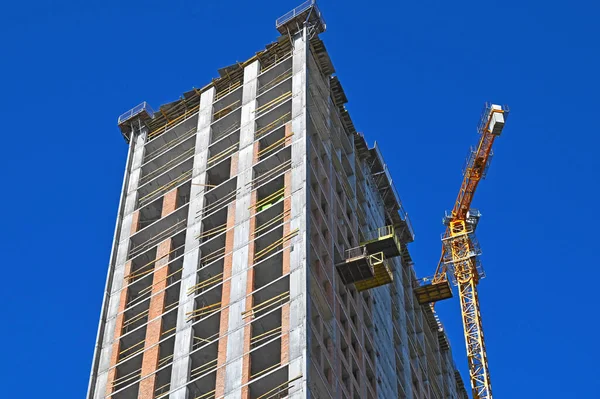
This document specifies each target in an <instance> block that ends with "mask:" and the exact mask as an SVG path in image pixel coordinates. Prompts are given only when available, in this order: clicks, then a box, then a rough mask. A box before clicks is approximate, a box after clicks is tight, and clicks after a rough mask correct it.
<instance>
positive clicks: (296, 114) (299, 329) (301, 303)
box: [288, 28, 309, 399]
mask: <svg viewBox="0 0 600 399" xmlns="http://www.w3.org/2000/svg"><path fill="white" fill-rule="evenodd" d="M293 40H294V50H293V59H292V62H293V64H292V131H293V132H294V136H293V143H292V169H291V179H290V180H291V216H290V218H291V221H290V230H291V231H294V230H295V229H298V235H296V236H295V237H294V238H292V240H291V242H290V244H291V250H290V251H291V253H290V305H289V306H290V309H289V329H290V332H289V338H288V340H289V343H288V345H289V354H288V359H289V362H290V364H289V368H288V370H289V379H292V378H296V377H298V376H299V375H302V379H301V380H298V381H296V382H295V383H294V388H293V389H291V390H290V393H289V397H290V398H294V399H295V398H305V397H306V396H307V395H308V388H307V385H306V384H307V378H308V366H307V345H308V336H307V328H308V323H307V312H308V306H307V295H308V292H307V291H308V281H307V268H308V263H307V253H308V249H309V248H308V237H309V232H308V224H307V212H308V209H309V198H308V195H309V194H308V193H309V190H308V181H307V180H308V170H307V164H308V158H307V148H308V135H307V134H306V121H307V109H306V92H307V89H308V81H307V75H308V74H307V56H308V50H309V43H308V37H307V32H306V28H305V29H303V30H302V31H301V32H299V33H298V34H297V35H296V36H295V37H294V39H293Z"/></svg>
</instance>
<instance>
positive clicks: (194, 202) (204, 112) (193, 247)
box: [169, 87, 215, 399]
mask: <svg viewBox="0 0 600 399" xmlns="http://www.w3.org/2000/svg"><path fill="white" fill-rule="evenodd" d="M214 97H215V89H214V87H213V88H210V89H208V90H207V91H205V92H203V93H202V94H201V96H200V109H199V111H198V130H197V133H196V144H195V155H194V166H193V168H194V169H193V172H192V187H191V191H190V204H189V211H188V218H187V221H188V224H187V230H186V233H185V247H184V251H185V255H184V258H183V269H182V277H181V290H180V293H179V307H178V310H177V329H176V333H175V334H176V335H175V348H174V351H173V367H172V370H173V371H172V373H171V387H170V390H171V393H170V394H169V398H171V399H186V398H187V387H186V388H183V387H184V386H185V385H186V384H187V383H188V381H189V375H190V366H191V361H190V357H189V353H190V350H191V348H192V335H193V334H192V322H191V321H186V313H188V312H191V311H193V310H194V301H193V297H192V296H191V295H187V292H188V289H189V288H190V287H193V286H194V285H196V277H197V273H196V270H197V267H198V258H199V256H200V250H199V249H198V239H197V238H196V237H197V236H198V235H199V234H200V233H201V227H202V226H201V223H200V218H199V217H198V212H199V211H201V210H202V208H203V207H204V191H205V186H203V185H202V184H204V183H205V182H206V160H207V157H208V146H209V143H210V125H211V122H212V116H213V101H214ZM180 388H181V389H180Z"/></svg>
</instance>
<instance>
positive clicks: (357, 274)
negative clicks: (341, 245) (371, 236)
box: [335, 247, 375, 285]
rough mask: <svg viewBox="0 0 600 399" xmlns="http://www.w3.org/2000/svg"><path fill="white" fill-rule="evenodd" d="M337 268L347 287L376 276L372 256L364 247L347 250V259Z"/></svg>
mask: <svg viewBox="0 0 600 399" xmlns="http://www.w3.org/2000/svg"><path fill="white" fill-rule="evenodd" d="M335 267H336V269H337V271H338V273H339V274H340V277H341V278H342V282H343V283H344V284H345V285H349V284H354V283H356V282H358V281H362V280H366V279H369V278H373V276H374V275H375V271H374V268H373V265H372V264H371V259H370V256H369V254H368V253H367V250H366V248H364V247H356V248H350V249H348V250H346V259H345V260H344V261H343V262H341V263H338V264H337V265H336V266H335Z"/></svg>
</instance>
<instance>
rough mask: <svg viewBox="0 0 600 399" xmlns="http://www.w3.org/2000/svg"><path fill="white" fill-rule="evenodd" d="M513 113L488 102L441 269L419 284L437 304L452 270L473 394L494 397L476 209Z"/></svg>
mask: <svg viewBox="0 0 600 399" xmlns="http://www.w3.org/2000/svg"><path fill="white" fill-rule="evenodd" d="M507 116H508V108H507V107H506V106H505V107H502V106H500V105H495V104H486V106H485V108H484V111H483V114H482V116H481V119H480V122H479V125H478V127H477V130H478V132H479V135H480V137H479V143H478V145H477V147H476V148H472V149H471V151H470V154H469V156H468V157H467V164H466V167H465V170H464V178H463V181H462V184H461V187H460V191H459V192H458V197H457V199H456V202H455V204H454V208H453V209H452V212H451V213H450V214H447V215H446V216H445V217H444V224H445V225H446V226H447V228H446V232H445V233H444V235H443V236H442V256H441V257H440V260H439V263H438V266H437V269H436V272H435V275H434V276H433V278H430V279H423V280H422V284H421V285H420V286H419V287H418V288H417V289H416V290H415V293H416V295H417V300H418V301H419V303H420V304H430V305H431V306H433V305H434V303H435V302H437V301H440V300H443V299H448V298H451V297H452V289H451V288H450V283H449V282H448V271H449V272H450V276H451V278H452V281H453V283H454V284H455V285H457V286H458V293H459V297H460V305H461V311H462V321H463V327H464V334H465V342H466V346H467V358H468V362H469V376H470V380H471V390H472V392H473V399H492V384H491V382H490V372H489V369H488V361H487V354H486V350H485V340H484V335H483V326H482V324H481V312H480V309H479V298H478V293H477V284H478V283H479V280H480V279H482V278H483V277H484V273H483V268H482V267H481V263H480V261H479V255H480V254H481V250H480V248H479V244H478V242H477V240H476V239H475V235H474V231H475V229H476V227H477V224H478V222H479V218H480V216H481V215H480V213H479V211H477V210H475V209H471V202H472V200H473V196H474V195H475V191H476V190H477V186H478V184H479V182H480V181H481V179H484V178H485V175H486V173H487V169H488V167H489V164H490V160H491V157H492V154H493V153H492V145H493V144H494V140H495V139H496V137H498V136H500V134H501V133H502V129H503V128H504V122H505V120H506V117H507Z"/></svg>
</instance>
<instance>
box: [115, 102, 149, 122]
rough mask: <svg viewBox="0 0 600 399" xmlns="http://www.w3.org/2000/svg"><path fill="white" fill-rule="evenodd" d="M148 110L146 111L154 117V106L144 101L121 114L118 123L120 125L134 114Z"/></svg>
mask: <svg viewBox="0 0 600 399" xmlns="http://www.w3.org/2000/svg"><path fill="white" fill-rule="evenodd" d="M144 111H146V113H147V114H148V115H149V116H150V117H151V118H152V117H154V111H153V110H152V108H151V107H150V105H149V104H148V103H147V102H146V101H144V102H143V103H141V104H139V105H136V106H135V107H133V108H131V109H130V110H129V111H127V112H124V113H123V114H121V116H119V119H118V122H117V123H118V124H119V125H120V124H121V123H123V122H125V121H127V120H128V119H131V118H133V117H134V116H136V115H138V114H140V113H142V112H144Z"/></svg>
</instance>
